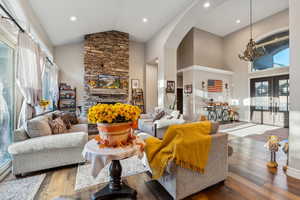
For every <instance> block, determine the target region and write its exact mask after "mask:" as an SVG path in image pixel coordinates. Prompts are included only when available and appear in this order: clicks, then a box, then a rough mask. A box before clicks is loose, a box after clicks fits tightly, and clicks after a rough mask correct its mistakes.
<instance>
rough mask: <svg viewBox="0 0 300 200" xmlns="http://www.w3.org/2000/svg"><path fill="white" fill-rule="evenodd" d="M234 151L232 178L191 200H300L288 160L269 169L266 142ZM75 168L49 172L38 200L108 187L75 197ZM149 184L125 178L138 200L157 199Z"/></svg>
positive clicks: (238, 145)
mask: <svg viewBox="0 0 300 200" xmlns="http://www.w3.org/2000/svg"><path fill="white" fill-rule="evenodd" d="M230 145H231V146H232V147H233V149H234V153H233V155H232V156H231V157H230V158H229V175H228V178H227V179H226V181H225V182H224V184H217V185H215V186H212V187H210V188H207V189H205V190H204V191H202V192H200V193H198V194H196V195H193V196H191V197H188V198H187V199H188V200H219V199H222V200H244V199H247V200H265V199H274V200H284V199H290V200H297V199H299V200H300V180H296V179H293V178H290V177H287V176H286V175H285V173H284V171H283V170H282V166H284V165H285V162H286V156H285V154H284V153H283V152H279V153H278V155H277V160H278V164H279V166H278V169H277V170H276V169H273V170H270V169H268V168H267V167H266V161H267V160H268V159H269V154H268V153H267V152H266V149H265V148H264V147H263V145H264V142H261V141H256V140H252V139H249V138H237V137H235V138H234V139H232V140H231V141H230ZM76 171H77V167H76V166H70V167H65V168H60V169H55V170H50V171H48V172H47V177H46V179H45V180H44V182H43V184H42V186H41V188H40V190H39V192H38V194H37V195H36V198H35V199H37V200H52V199H53V198H55V197H58V196H69V197H73V198H74V199H80V200H81V199H82V200H83V199H89V196H90V194H92V193H93V192H95V191H97V190H98V189H100V188H102V187H103V186H104V185H105V184H103V185H99V186H97V187H95V188H89V189H88V190H84V191H81V192H78V193H76V192H75V191H74V184H75V178H76ZM148 180H150V178H149V176H148V175H147V174H146V173H143V174H140V175H135V176H131V177H128V178H126V180H125V181H126V182H127V183H128V184H129V185H130V186H131V187H132V188H135V189H136V190H137V192H138V199H142V200H155V199H156V198H155V197H154V195H153V194H152V193H151V192H150V190H149V189H148V188H147V187H146V186H145V184H144V182H145V181H148Z"/></svg>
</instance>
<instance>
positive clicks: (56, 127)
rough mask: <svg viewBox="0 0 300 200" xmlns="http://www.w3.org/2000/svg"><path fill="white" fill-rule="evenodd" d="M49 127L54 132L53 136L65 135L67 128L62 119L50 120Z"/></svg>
mask: <svg viewBox="0 0 300 200" xmlns="http://www.w3.org/2000/svg"><path fill="white" fill-rule="evenodd" d="M49 125H50V127H51V130H52V134H59V133H65V132H66V130H67V128H66V126H65V123H64V122H63V120H62V118H61V117H58V118H56V119H54V120H49Z"/></svg>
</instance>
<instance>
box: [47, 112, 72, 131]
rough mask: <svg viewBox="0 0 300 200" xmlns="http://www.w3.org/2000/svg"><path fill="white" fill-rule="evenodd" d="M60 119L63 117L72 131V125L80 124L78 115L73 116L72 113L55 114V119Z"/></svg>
mask: <svg viewBox="0 0 300 200" xmlns="http://www.w3.org/2000/svg"><path fill="white" fill-rule="evenodd" d="M58 117H61V118H62V120H63V121H64V123H65V125H66V127H67V129H70V128H71V126H72V124H78V119H77V117H76V115H72V114H70V113H63V112H61V113H58V114H57V113H53V117H52V118H53V119H56V118H58Z"/></svg>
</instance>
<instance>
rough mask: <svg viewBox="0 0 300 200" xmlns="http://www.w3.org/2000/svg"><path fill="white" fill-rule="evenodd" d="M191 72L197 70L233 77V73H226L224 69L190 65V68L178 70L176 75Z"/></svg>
mask: <svg viewBox="0 0 300 200" xmlns="http://www.w3.org/2000/svg"><path fill="white" fill-rule="evenodd" d="M191 70H199V71H205V72H211V73H219V74H226V75H233V73H234V72H232V71H228V70H224V69H216V68H212V67H204V66H200V65H192V66H190V67H186V68H183V69H180V70H178V71H177V73H181V72H186V71H191Z"/></svg>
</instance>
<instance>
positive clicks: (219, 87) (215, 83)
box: [207, 80, 223, 92]
mask: <svg viewBox="0 0 300 200" xmlns="http://www.w3.org/2000/svg"><path fill="white" fill-rule="evenodd" d="M207 91H208V92H222V91H223V81H222V80H208V81H207Z"/></svg>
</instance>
